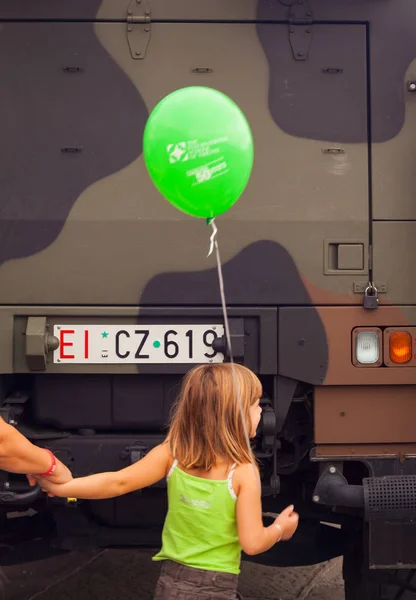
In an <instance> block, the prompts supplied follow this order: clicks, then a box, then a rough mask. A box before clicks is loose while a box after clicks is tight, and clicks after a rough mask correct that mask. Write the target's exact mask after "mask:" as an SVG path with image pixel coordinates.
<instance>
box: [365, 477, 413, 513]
mask: <svg viewBox="0 0 416 600" xmlns="http://www.w3.org/2000/svg"><path fill="white" fill-rule="evenodd" d="M363 487H364V501H365V510H366V518H367V520H369V521H375V520H387V521H412V520H416V475H400V476H388V477H370V478H367V479H363Z"/></svg>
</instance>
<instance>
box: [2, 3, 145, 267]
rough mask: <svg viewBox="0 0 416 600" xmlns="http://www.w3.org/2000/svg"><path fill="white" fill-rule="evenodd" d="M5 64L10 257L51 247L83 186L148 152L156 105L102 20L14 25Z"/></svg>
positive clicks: (5, 30) (5, 225)
mask: <svg viewBox="0 0 416 600" xmlns="http://www.w3.org/2000/svg"><path fill="white" fill-rule="evenodd" d="M95 4H96V8H97V7H98V5H99V2H96V3H95ZM92 14H94V13H92ZM51 48H53V49H54V50H53V51H52V52H51ZM11 56H12V57H13V59H12V60H11V58H10V57H11ZM68 66H70V67H73V66H78V67H80V68H81V69H82V70H83V71H82V72H75V73H73V72H65V71H64V70H63V69H64V68H65V67H68ZM0 72H1V74H2V80H3V81H6V82H7V85H5V86H3V91H2V112H1V116H0V119H1V120H2V121H1V131H2V145H3V152H2V157H1V169H2V172H3V176H2V177H1V178H0V197H1V211H0V216H1V218H0V263H1V262H3V261H6V260H10V259H14V258H21V257H25V256H31V255H33V254H35V253H37V252H39V251H40V250H42V249H44V248H46V247H48V246H49V245H50V244H51V243H52V242H53V241H54V240H55V239H56V238H57V236H58V235H59V234H60V232H61V230H62V228H63V226H64V224H65V221H66V219H67V217H68V214H69V212H70V210H71V208H72V206H73V205H74V203H75V201H76V200H77V198H78V197H79V196H80V194H81V193H82V192H83V191H84V190H85V189H86V188H87V187H89V186H90V185H91V184H93V183H94V182H95V181H98V180H100V179H102V178H104V177H106V176H108V175H111V174H112V173H114V172H116V171H119V170H120V169H122V168H123V167H125V166H127V165H128V164H129V163H130V162H132V161H133V160H134V159H135V158H136V157H137V156H138V155H139V154H141V151H142V150H141V139H142V132H143V128H144V125H145V122H146V119H147V115H148V113H147V109H146V107H145V105H144V104H143V101H142V99H141V98H140V95H139V93H138V91H137V90H136V89H135V87H134V86H133V85H132V83H131V82H130V81H129V80H128V78H127V77H126V76H125V75H124V73H123V72H122V71H121V70H120V69H119V68H118V66H117V65H116V64H115V62H114V60H113V59H112V57H111V56H110V55H109V54H108V53H107V52H106V50H105V49H104V48H103V47H102V45H101V44H100V43H99V41H98V39H97V37H96V35H95V33H94V29H93V24H92V23H4V24H3V25H2V26H1V35H0ZM65 147H69V148H74V147H80V148H81V149H82V152H81V153H71V152H69V153H68V152H64V151H62V149H63V148H65ZM74 241H75V240H74ZM68 251H70V249H69V248H68Z"/></svg>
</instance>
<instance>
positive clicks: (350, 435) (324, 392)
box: [314, 386, 416, 444]
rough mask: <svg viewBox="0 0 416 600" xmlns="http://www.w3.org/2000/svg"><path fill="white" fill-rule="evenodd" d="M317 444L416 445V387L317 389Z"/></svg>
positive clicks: (315, 409) (315, 405)
mask: <svg viewBox="0 0 416 600" xmlns="http://www.w3.org/2000/svg"><path fill="white" fill-rule="evenodd" d="M314 411H315V442H316V443H318V444H386V443H412V442H416V426H415V423H416V386H384V387H383V386H371V387H354V386H341V387H332V386H331V387H320V388H316V389H315V404H314Z"/></svg>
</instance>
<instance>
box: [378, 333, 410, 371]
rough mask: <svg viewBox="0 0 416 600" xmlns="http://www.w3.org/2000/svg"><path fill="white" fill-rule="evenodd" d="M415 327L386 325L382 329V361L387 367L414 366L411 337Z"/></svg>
mask: <svg viewBox="0 0 416 600" xmlns="http://www.w3.org/2000/svg"><path fill="white" fill-rule="evenodd" d="M415 333H416V329H415V328H414V327H409V328H407V330H406V329H402V328H399V327H394V328H393V327H388V328H387V329H385V330H384V363H385V365H386V366H387V367H415V366H416V358H415V357H414V356H413V338H414V337H415Z"/></svg>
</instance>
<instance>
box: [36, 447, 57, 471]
mask: <svg viewBox="0 0 416 600" xmlns="http://www.w3.org/2000/svg"><path fill="white" fill-rule="evenodd" d="M44 450H45V452H47V453H48V454H50V455H51V457H52V466H51V468H50V469H49V471H48V472H47V473H42V474H41V475H40V477H49V476H50V475H52V473H53V472H54V471H55V469H56V458H55V455H54V454H53V453H52V452H51V451H50V450H48V449H47V448H44Z"/></svg>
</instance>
